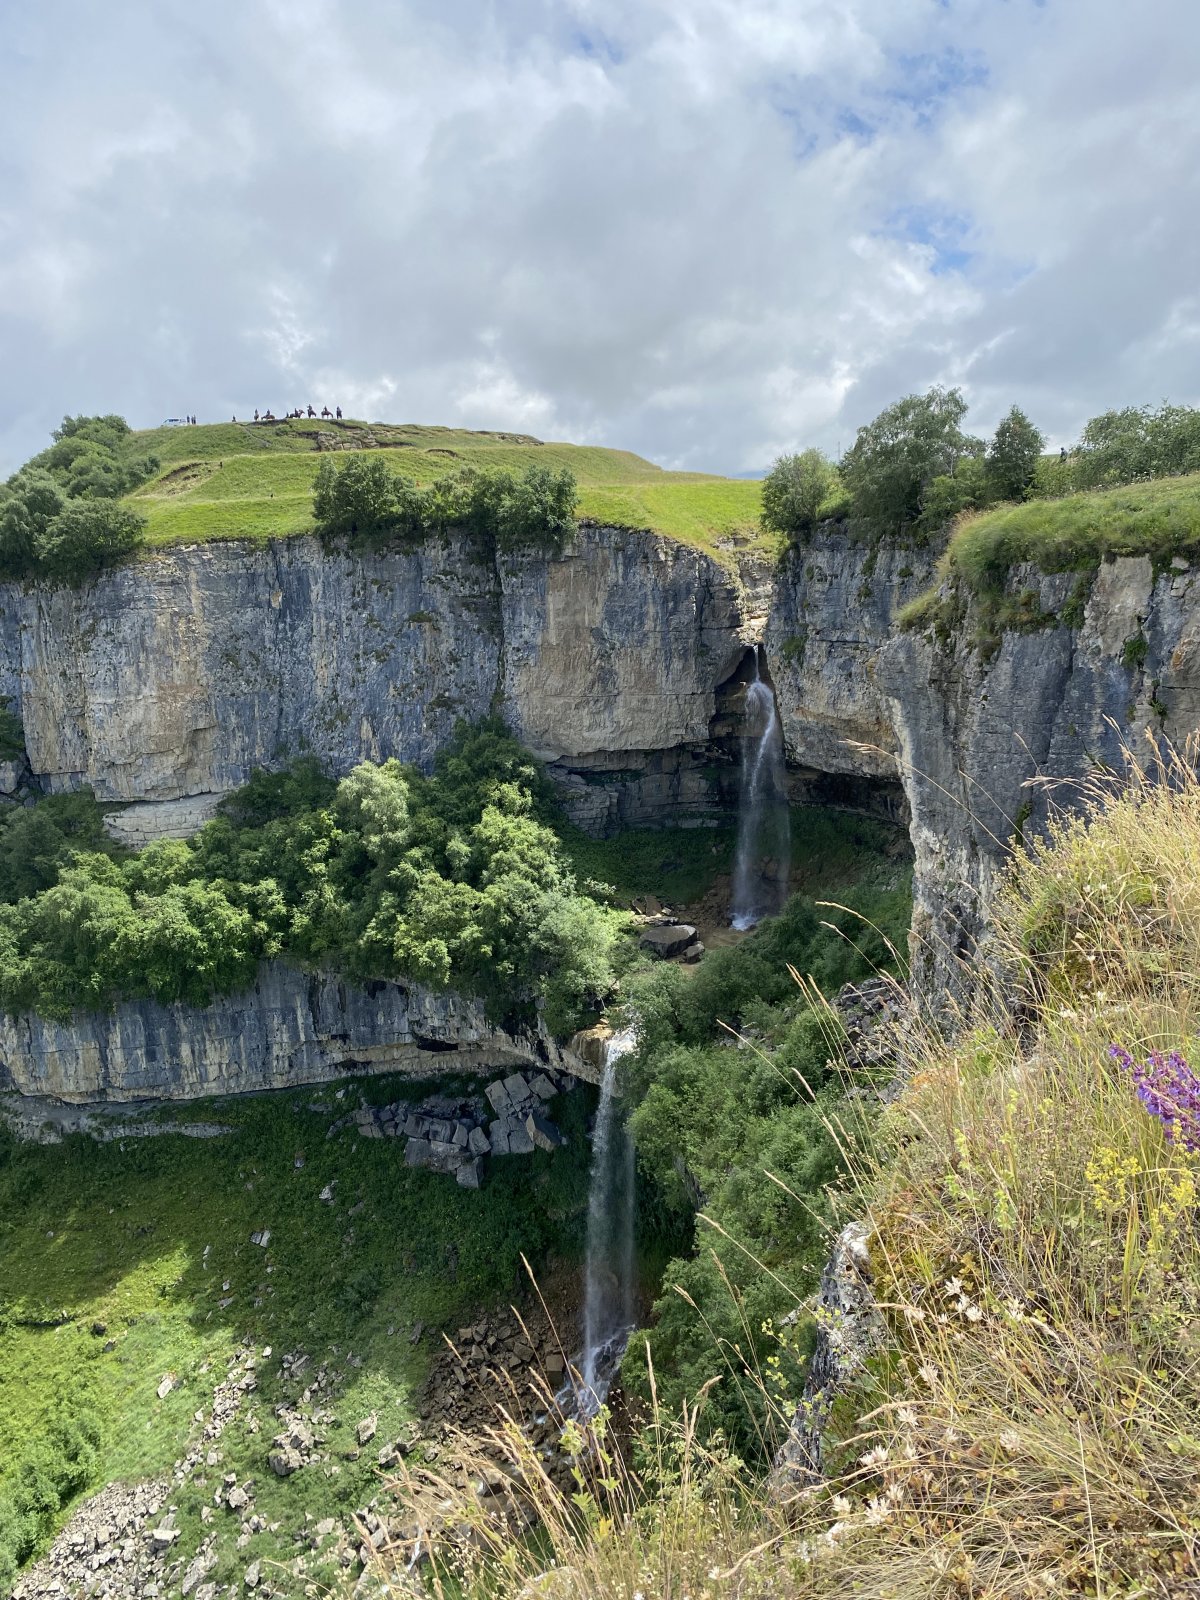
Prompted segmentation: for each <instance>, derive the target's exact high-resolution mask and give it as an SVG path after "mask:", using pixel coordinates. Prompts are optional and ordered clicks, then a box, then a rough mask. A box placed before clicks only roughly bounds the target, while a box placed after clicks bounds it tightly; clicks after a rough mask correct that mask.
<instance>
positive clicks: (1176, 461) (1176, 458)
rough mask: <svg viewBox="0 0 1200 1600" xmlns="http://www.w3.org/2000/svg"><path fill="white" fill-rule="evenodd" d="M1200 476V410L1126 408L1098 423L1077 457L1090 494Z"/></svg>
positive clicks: (1091, 427) (1082, 482)
mask: <svg viewBox="0 0 1200 1600" xmlns="http://www.w3.org/2000/svg"><path fill="white" fill-rule="evenodd" d="M1197 471H1200V410H1196V409H1195V408H1194V407H1192V406H1173V405H1167V404H1165V403H1164V404H1163V405H1161V406H1160V407H1159V408H1158V409H1157V410H1153V409H1151V407H1149V406H1126V407H1124V409H1122V410H1120V411H1105V412H1102V413H1101V415H1100V416H1098V417H1093V418H1092V419H1091V420H1090V421H1089V422H1088V424H1087V425H1086V427H1085V428H1084V430H1083V435H1082V437H1081V439H1080V442H1079V448H1078V451H1077V452H1076V475H1077V479H1078V483H1079V486H1080V487H1081V488H1085V489H1095V488H1105V487H1108V486H1110V485H1114V484H1122V483H1133V482H1134V481H1135V480H1136V479H1141V478H1161V477H1168V476H1173V475H1176V474H1179V473H1184V472H1197Z"/></svg>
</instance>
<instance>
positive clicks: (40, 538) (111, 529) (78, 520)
mask: <svg viewBox="0 0 1200 1600" xmlns="http://www.w3.org/2000/svg"><path fill="white" fill-rule="evenodd" d="M145 528H146V520H145V518H144V517H141V516H139V515H138V513H137V512H136V511H134V510H133V509H132V508H131V507H129V506H123V505H116V504H114V503H113V502H112V501H111V500H72V501H68V503H67V504H66V506H64V508H63V509H62V510H61V511H60V512H59V514H58V515H57V516H56V517H55V518H54V520H53V521H52V522H50V523H49V524H48V525H47V526H46V527H45V528H44V529H43V530H42V531H41V532H40V533H38V534H36V535H35V536H34V541H33V550H34V559H35V563H36V566H37V569H38V571H39V572H42V573H45V575H46V576H47V577H49V578H57V579H60V580H62V581H64V582H68V583H78V582H81V581H82V580H83V579H85V578H87V577H90V576H91V575H92V574H93V573H95V572H98V571H99V570H100V569H101V568H102V567H106V566H111V565H112V564H113V563H114V562H116V561H120V560H121V559H122V558H123V557H124V556H127V555H130V554H132V552H133V551H134V550H136V549H137V548H138V546H139V545H140V544H141V543H142V539H143V537H144V534H145Z"/></svg>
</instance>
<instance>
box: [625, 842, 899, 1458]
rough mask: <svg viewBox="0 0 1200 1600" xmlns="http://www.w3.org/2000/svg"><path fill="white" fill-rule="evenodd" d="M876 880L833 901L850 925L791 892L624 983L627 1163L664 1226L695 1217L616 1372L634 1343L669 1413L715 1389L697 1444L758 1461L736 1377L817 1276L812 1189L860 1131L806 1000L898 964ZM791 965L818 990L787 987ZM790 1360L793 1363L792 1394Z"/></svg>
mask: <svg viewBox="0 0 1200 1600" xmlns="http://www.w3.org/2000/svg"><path fill="white" fill-rule="evenodd" d="M878 870H879V869H878V867H876V868H875V872H876V873H877V872H878ZM872 878H873V875H872V874H871V873H870V872H868V875H867V879H866V881H865V882H863V883H860V884H859V885H858V886H857V887H848V888H847V890H846V891H845V893H846V898H847V899H848V901H849V903H850V904H851V905H853V906H856V907H857V908H858V911H859V912H860V913H861V914H855V913H854V912H851V911H848V910H847V911H843V910H836V909H832V908H828V909H826V910H823V911H820V912H819V911H818V909H817V908H816V906H815V905H814V904H813V903H812V902H811V901H810V900H808V899H806V898H805V897H803V896H800V895H795V896H793V897H792V899H790V900H789V901H788V903H787V905H786V907H785V909H784V911H783V914H782V915H781V916H780V917H778V918H776V919H773V920H771V921H768V922H764V923H762V924H761V925H760V927H759V928H758V929H757V930H756V931H755V932H754V933H753V934H751V935H750V936H749V937H748V938H747V939H745V940H744V941H743V942H742V943H740V944H738V945H734V946H727V947H724V948H720V949H716V950H712V951H710V952H709V953H708V955H706V956H705V958H704V960H703V961H702V962H701V964H700V966H699V967H698V968H697V969H696V971H695V972H694V973H688V972H686V971H685V970H684V969H681V968H679V967H673V966H657V967H655V968H652V969H651V970H650V971H649V972H646V973H643V974H640V975H636V976H634V977H632V978H627V979H626V980H625V984H624V993H625V997H626V1004H627V1007H628V1010H629V1011H630V1013H631V1014H632V1015H634V1016H636V1017H637V1019H638V1029H639V1038H638V1049H637V1052H636V1055H635V1056H633V1057H632V1058H630V1063H629V1068H628V1084H629V1090H630V1093H631V1095H632V1097H633V1099H634V1101H635V1110H634V1112H633V1118H632V1124H633V1130H634V1135H635V1138H636V1141H637V1147H638V1158H639V1161H640V1162H641V1164H642V1165H643V1166H644V1167H645V1168H646V1170H647V1171H648V1172H649V1173H651V1174H652V1175H653V1178H654V1181H655V1183H656V1184H657V1186H658V1188H659V1191H660V1195H661V1197H662V1200H663V1202H664V1203H665V1205H666V1206H667V1208H668V1211H669V1212H673V1213H674V1214H675V1217H676V1218H677V1222H676V1228H677V1229H678V1228H682V1227H683V1226H684V1225H685V1224H686V1221H687V1219H689V1218H690V1216H691V1213H692V1211H693V1210H696V1209H698V1210H699V1211H700V1212H701V1216H700V1219H699V1221H698V1239H697V1251H696V1254H695V1255H693V1256H690V1257H684V1258H682V1259H679V1260H677V1261H675V1262H674V1263H672V1265H671V1266H670V1267H668V1269H667V1272H666V1275H665V1278H664V1282H663V1288H662V1292H661V1294H660V1297H659V1299H658V1301H657V1303H656V1306H655V1321H654V1325H653V1327H652V1328H651V1329H650V1331H649V1332H648V1333H647V1334H646V1335H645V1338H644V1340H643V1341H641V1342H640V1343H639V1344H638V1346H637V1347H636V1348H635V1350H634V1352H633V1353H632V1354H631V1355H630V1356H629V1357H628V1358H627V1376H628V1377H629V1379H630V1381H632V1382H636V1381H638V1380H637V1378H636V1376H635V1375H636V1374H637V1373H638V1372H644V1370H645V1356H644V1354H643V1353H642V1344H648V1346H649V1350H650V1354H651V1358H652V1360H653V1365H654V1368H655V1370H656V1372H657V1373H658V1387H659V1393H660V1395H661V1396H662V1397H663V1399H664V1403H665V1404H666V1405H667V1407H668V1409H674V1408H676V1407H677V1406H678V1404H679V1403H680V1402H681V1401H682V1400H683V1399H684V1397H686V1396H691V1395H695V1394H696V1393H697V1392H699V1390H700V1389H701V1388H703V1386H704V1385H705V1384H706V1383H707V1382H709V1380H711V1379H714V1378H722V1379H723V1381H722V1382H721V1383H719V1384H718V1386H717V1387H716V1388H715V1389H713V1391H712V1393H711V1395H710V1396H709V1399H708V1401H707V1405H706V1411H705V1420H704V1424H703V1427H704V1431H705V1434H706V1435H708V1434H710V1433H711V1432H712V1430H715V1429H720V1430H721V1431H722V1432H723V1433H724V1435H725V1437H727V1438H729V1439H731V1440H733V1441H735V1443H736V1445H737V1448H738V1449H739V1451H740V1452H746V1451H749V1452H751V1453H752V1454H754V1455H755V1456H761V1455H768V1454H769V1453H770V1451H771V1450H772V1449H773V1448H774V1446H775V1445H776V1444H777V1443H778V1439H777V1438H775V1437H774V1434H773V1432H772V1430H773V1427H774V1421H773V1420H772V1418H771V1416H770V1415H769V1412H770V1408H769V1407H767V1406H765V1405H764V1403H763V1398H762V1396H761V1394H760V1393H759V1392H758V1391H757V1390H756V1389H755V1388H754V1386H753V1385H748V1384H746V1383H745V1382H744V1381H742V1378H741V1376H740V1369H741V1364H742V1363H747V1364H749V1365H751V1366H755V1365H757V1364H758V1363H760V1362H765V1361H766V1359H767V1357H768V1355H769V1354H770V1352H771V1351H772V1350H773V1348H774V1344H773V1335H772V1333H771V1330H772V1329H773V1328H774V1326H775V1320H776V1319H777V1318H778V1317H779V1316H781V1315H783V1314H784V1313H786V1312H788V1311H790V1310H792V1309H793V1308H794V1306H795V1305H796V1304H797V1301H798V1300H799V1299H800V1298H801V1297H802V1296H803V1294H804V1292H805V1290H806V1288H807V1287H808V1286H809V1285H810V1284H811V1283H812V1281H813V1280H814V1276H815V1274H816V1272H817V1271H818V1269H819V1265H820V1258H821V1255H822V1253H823V1251H824V1248H825V1232H824V1229H825V1224H826V1221H827V1217H828V1213H827V1210H826V1206H825V1202H824V1199H823V1191H824V1189H825V1188H826V1186H827V1185H828V1184H830V1183H831V1182H832V1181H833V1180H834V1179H835V1178H836V1176H837V1174H838V1172H839V1169H840V1166H841V1159H842V1158H841V1155H840V1153H839V1146H844V1145H845V1143H846V1141H847V1140H849V1139H852V1138H853V1137H854V1136H855V1135H854V1133H853V1132H852V1129H853V1128H854V1125H855V1124H856V1122H857V1120H858V1119H857V1117H856V1114H855V1113H854V1112H853V1111H850V1112H848V1111H847V1110H846V1109H845V1108H844V1107H839V1105H838V1102H839V1099H840V1086H839V1079H838V1073H837V1068H836V1065H835V1063H836V1060H837V1056H838V1051H839V1047H840V1044H841V1040H842V1037H843V1035H842V1031H841V1025H840V1023H839V1022H838V1020H837V1017H836V1015H835V1014H834V1013H833V1012H832V1011H830V1010H829V1008H828V1007H827V1006H826V1005H825V1004H824V1002H823V1001H821V999H820V990H821V989H824V990H825V991H827V992H831V991H832V990H834V989H836V988H837V987H838V986H840V985H841V984H842V983H844V982H847V981H850V980H852V979H854V978H861V977H864V976H866V975H868V974H870V973H873V972H876V971H878V970H880V969H884V968H889V967H892V966H894V964H895V959H896V958H895V942H896V941H899V940H900V939H902V937H903V930H904V927H905V925H906V921H907V916H908V911H909V905H910V901H909V893H908V885H907V882H903V883H901V884H899V885H896V886H895V887H889V888H882V887H879V886H878V884H877V883H875V882H873V881H872ZM864 918H865V919H866V920H864ZM889 941H890V942H889ZM789 966H790V967H792V968H795V969H796V970H797V971H799V972H801V973H804V974H806V975H811V979H812V981H813V984H814V986H815V987H814V988H813V989H811V990H807V991H805V992H801V991H800V990H798V989H797V987H796V983H795V980H794V978H793V976H792V974H791V972H790V971H789ZM738 1033H741V1034H742V1035H743V1036H744V1037H743V1039H742V1040H741V1041H739V1040H738V1039H737V1038H735V1035H736V1034H738ZM767 1174H770V1176H767ZM802 1354H803V1352H802V1350H800V1349H799V1348H797V1349H795V1350H793V1351H792V1352H791V1356H790V1358H789V1363H788V1373H789V1374H790V1380H791V1381H794V1380H795V1379H796V1378H797V1376H798V1373H799V1367H798V1365H797V1362H798V1360H799V1359H800V1357H801V1355H802ZM775 1420H777V1419H775Z"/></svg>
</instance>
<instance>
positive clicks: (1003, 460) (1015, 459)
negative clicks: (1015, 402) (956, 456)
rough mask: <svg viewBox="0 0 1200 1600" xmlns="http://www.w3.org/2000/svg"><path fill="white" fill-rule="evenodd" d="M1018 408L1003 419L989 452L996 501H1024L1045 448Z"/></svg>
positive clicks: (989, 471) (988, 468)
mask: <svg viewBox="0 0 1200 1600" xmlns="http://www.w3.org/2000/svg"><path fill="white" fill-rule="evenodd" d="M1045 442H1046V441H1045V439H1044V437H1043V436H1042V434H1041V433H1040V432H1039V431H1038V429H1037V428H1035V427H1034V425H1033V423H1032V422H1030V420H1029V418H1028V417H1027V416H1026V415H1025V413H1024V412H1023V411H1022V410H1021V409H1020V407H1019V406H1013V408H1012V409H1011V411H1009V413H1008V415H1007V416H1006V417H1004V418H1002V419H1001V421H1000V423H999V425H998V426H997V428H996V432H995V435H994V437H993V438H992V442H991V443H990V444H989V445H988V452H987V477H988V481H989V482H990V484H991V486H992V489H993V495H994V498H995V499H997V500H1023V499H1025V497H1026V496H1027V495H1028V493H1029V491H1030V489H1031V488H1032V486H1033V483H1034V479H1035V477H1036V474H1037V465H1038V462H1039V461H1040V460H1041V456H1042V447H1043V446H1044V445H1045Z"/></svg>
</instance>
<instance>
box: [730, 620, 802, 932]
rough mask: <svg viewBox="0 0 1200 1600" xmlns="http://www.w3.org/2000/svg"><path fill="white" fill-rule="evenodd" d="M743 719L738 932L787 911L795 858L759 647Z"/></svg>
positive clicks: (770, 692)
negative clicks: (791, 868) (786, 901)
mask: <svg viewBox="0 0 1200 1600" xmlns="http://www.w3.org/2000/svg"><path fill="white" fill-rule="evenodd" d="M745 715H746V726H745V732H744V734H743V736H742V780H741V790H740V794H739V797H738V833H737V852H736V855H735V856H734V866H733V903H732V906H731V908H730V913H731V915H730V920H731V922H732V924H733V926H734V927H735V928H738V929H746V928H753V927H754V925H755V924H756V923H758V922H761V921H762V919H763V917H770V916H774V915H775V914H776V913H777V912H778V911H781V910H782V909H783V902H784V900H785V899H786V898H787V880H788V866H789V858H790V854H791V837H790V830H789V826H788V800H787V767H786V765H785V762H784V754H783V730H782V729H781V728H780V726H779V709H778V707H777V705H776V703H775V691H774V689H772V687H771V685H770V684H769V683H767V682H766V681H765V680H764V678H763V676H762V651H761V647H759V648H756V649H755V652H754V677H753V679H752V681H751V682H750V683H749V684H748V685H747V688H746V713H745Z"/></svg>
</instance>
